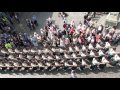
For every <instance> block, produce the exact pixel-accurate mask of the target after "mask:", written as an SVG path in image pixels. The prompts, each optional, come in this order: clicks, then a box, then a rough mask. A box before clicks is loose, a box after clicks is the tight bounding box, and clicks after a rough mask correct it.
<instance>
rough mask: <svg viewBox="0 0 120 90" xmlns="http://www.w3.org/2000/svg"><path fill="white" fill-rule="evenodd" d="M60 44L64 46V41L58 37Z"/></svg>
mask: <svg viewBox="0 0 120 90" xmlns="http://www.w3.org/2000/svg"><path fill="white" fill-rule="evenodd" d="M60 46H62V47H64V46H65V43H64V41H63V40H62V39H60Z"/></svg>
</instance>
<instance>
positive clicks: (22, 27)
mask: <svg viewBox="0 0 120 90" xmlns="http://www.w3.org/2000/svg"><path fill="white" fill-rule="evenodd" d="M67 13H68V15H69V16H68V17H67V20H68V22H69V23H70V21H71V20H74V21H75V23H76V24H78V23H79V21H81V22H83V16H84V14H85V12H67ZM33 15H36V16H37V19H38V23H39V26H38V27H37V28H36V30H35V31H36V32H39V29H40V28H42V27H44V25H45V21H46V19H47V18H48V17H49V16H50V17H52V19H53V20H55V23H56V24H57V25H58V26H59V27H60V29H62V23H63V21H62V19H61V18H58V12H21V15H20V20H21V24H16V23H15V26H16V30H17V31H19V32H27V33H30V34H32V33H33V32H34V31H30V30H29V28H28V27H26V23H25V19H26V18H31V17H32V16H33ZM98 18H99V17H98ZM105 18H106V16H102V17H101V18H100V19H99V20H98V25H99V24H104V22H105ZM117 50H118V51H120V47H118V48H117ZM77 77H78V78H119V77H120V69H119V67H115V68H114V67H112V68H106V69H105V70H104V71H101V72H96V73H94V72H91V71H89V70H86V71H84V72H83V73H82V72H78V74H77ZM0 78H70V72H69V73H64V72H61V73H56V72H54V73H32V74H30V73H26V74H25V73H0Z"/></svg>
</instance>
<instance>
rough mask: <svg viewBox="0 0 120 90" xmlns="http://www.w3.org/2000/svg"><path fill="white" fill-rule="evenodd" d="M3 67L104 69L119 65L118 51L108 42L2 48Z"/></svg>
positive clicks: (16, 68)
mask: <svg viewBox="0 0 120 90" xmlns="http://www.w3.org/2000/svg"><path fill="white" fill-rule="evenodd" d="M1 53H2V54H3V56H1V57H0V70H3V71H46V70H47V71H53V70H57V71H59V70H64V71H66V70H80V71H81V70H84V69H86V68H90V70H97V69H99V70H102V69H104V68H105V67H108V66H110V65H111V66H116V65H119V61H120V57H119V53H118V52H116V51H115V48H114V47H112V46H111V45H110V44H109V43H108V42H106V43H105V45H104V46H101V45H100V44H96V46H95V47H93V46H92V44H89V46H84V45H82V46H81V47H79V46H77V45H71V46H69V47H66V48H56V47H44V48H42V49H38V48H21V49H17V48H16V49H8V50H7V49H1Z"/></svg>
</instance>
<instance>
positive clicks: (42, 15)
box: [15, 12, 53, 34]
mask: <svg viewBox="0 0 120 90" xmlns="http://www.w3.org/2000/svg"><path fill="white" fill-rule="evenodd" d="M33 15H35V16H36V17H37V21H38V26H37V27H36V29H35V30H30V29H29V28H28V27H27V24H26V19H32V16H33ZM52 15H53V12H20V17H19V18H20V24H15V28H16V30H17V31H18V32H26V33H30V34H32V33H33V32H35V31H36V32H39V29H40V28H43V27H44V26H45V25H46V19H48V18H49V17H52ZM21 24H22V25H21Z"/></svg>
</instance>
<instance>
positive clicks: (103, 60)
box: [101, 57, 109, 64]
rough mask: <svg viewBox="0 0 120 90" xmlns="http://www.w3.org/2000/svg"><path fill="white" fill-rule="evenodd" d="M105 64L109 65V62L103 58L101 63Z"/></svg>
mask: <svg viewBox="0 0 120 90" xmlns="http://www.w3.org/2000/svg"><path fill="white" fill-rule="evenodd" d="M101 62H102V63H103V64H107V63H109V61H107V60H106V59H105V57H102V61H101Z"/></svg>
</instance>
